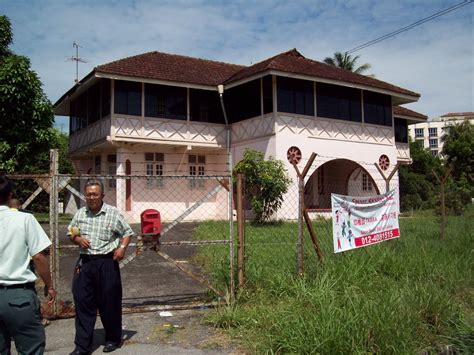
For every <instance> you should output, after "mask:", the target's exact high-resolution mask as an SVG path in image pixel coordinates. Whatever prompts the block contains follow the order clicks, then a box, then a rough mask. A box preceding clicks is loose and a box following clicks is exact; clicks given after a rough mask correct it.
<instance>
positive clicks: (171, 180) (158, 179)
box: [9, 156, 404, 316]
mask: <svg viewBox="0 0 474 355" xmlns="http://www.w3.org/2000/svg"><path fill="white" fill-rule="evenodd" d="M298 166H299V168H298V169H296V168H295V169H294V171H292V170H291V169H290V170H289V171H288V174H289V175H290V177H291V180H292V181H291V183H290V185H289V187H288V191H287V192H286V193H285V195H284V196H283V202H282V204H281V206H280V208H279V209H278V211H277V212H276V213H275V214H274V215H273V217H272V220H271V221H268V222H266V223H263V224H258V223H253V222H252V220H253V216H252V211H251V209H250V206H249V204H248V201H246V200H245V194H243V195H242V196H241V197H238V196H239V195H238V194H232V190H233V188H232V187H233V186H232V184H230V180H231V179H230V177H229V176H227V175H216V176H209V175H190V176H184V175H180V176H166V175H158V176H157V175H148V174H147V175H131V174H130V175H82V176H72V175H59V174H58V175H12V176H9V177H10V178H11V179H12V180H13V182H14V184H15V188H14V198H17V199H19V200H20V203H21V204H20V208H22V209H24V210H26V211H27V212H32V213H34V214H35V216H36V217H37V218H38V220H39V221H40V222H41V223H42V225H43V227H44V229H45V230H46V231H47V233H48V234H49V235H50V237H51V239H52V240H53V246H54V247H53V248H52V252H51V269H52V272H53V274H54V282H55V286H56V288H57V289H58V291H59V297H58V299H59V300H60V301H59V303H58V304H57V305H56V309H55V311H54V314H55V315H58V316H68V315H71V314H72V313H73V307H72V305H71V300H72V295H71V282H72V273H73V270H74V265H75V263H76V261H77V258H78V253H79V250H78V247H77V246H76V245H73V244H72V243H71V242H70V241H69V239H68V238H67V237H66V233H67V225H68V224H69V222H70V220H71V218H72V216H73V215H74V213H75V212H76V211H77V210H78V209H79V208H81V207H83V206H85V198H84V186H85V184H86V181H87V180H88V179H90V178H98V179H101V180H102V181H103V183H104V193H105V197H104V201H105V202H106V203H108V204H110V205H113V206H116V207H117V208H118V209H119V210H120V212H121V213H122V214H123V215H124V217H125V219H126V220H127V222H128V223H129V224H130V225H131V226H132V229H133V230H134V232H135V234H136V236H137V238H136V239H134V240H133V241H132V244H131V245H130V247H129V248H128V250H127V254H126V257H125V259H124V261H122V264H121V266H122V278H123V285H124V300H123V303H124V306H125V307H126V308H128V309H129V310H131V311H138V310H143V309H145V310H153V309H164V308H167V307H168V308H169V307H189V306H190V305H191V306H193V305H200V304H201V305H202V304H203V303H208V302H211V301H215V300H217V299H219V298H222V297H226V296H229V295H232V294H233V289H234V278H235V279H236V280H237V278H238V279H239V284H240V286H243V288H244V289H245V290H247V291H249V292H252V291H255V290H258V289H259V288H265V287H266V286H267V285H268V283H269V282H271V283H275V282H279V280H282V281H283V280H284V279H287V278H292V277H294V276H295V275H297V274H298V273H299V274H302V273H304V272H305V271H309V270H312V271H314V272H317V265H318V263H319V262H320V261H321V260H322V259H323V258H324V257H325V256H327V255H330V254H331V253H333V251H334V250H333V236H332V223H331V194H332V193H336V194H340V195H349V196H359V197H360V196H372V195H377V194H383V193H385V192H386V191H387V190H391V189H397V190H399V192H400V193H401V194H402V195H403V193H404V191H403V188H401V187H400V186H401V185H400V183H399V180H398V174H397V170H396V169H397V168H398V167H396V166H391V167H389V168H388V169H385V170H384V169H381V168H380V166H377V164H374V163H373V162H362V161H359V162H353V161H348V160H342V159H336V160H334V159H332V158H331V157H320V156H316V157H315V158H313V159H306V160H302V161H301V162H300V163H299V164H298ZM242 182H243V184H244V185H245V177H243V181H242ZM239 198H241V199H242V200H241V201H240V203H241V206H242V207H241V208H240V210H239V208H238V206H239ZM147 210H152V211H153V210H156V211H158V212H159V214H160V222H161V231H160V233H159V236H158V235H153V233H145V234H143V233H142V230H141V215H142V213H143V212H144V211H147ZM239 223H240V224H239ZM155 234H157V233H155ZM231 236H232V237H231ZM239 254H240V255H241V258H238V257H237V256H238V255H239ZM234 263H235V264H236V267H235V268H234ZM240 273H242V274H243V275H244V277H243V278H242V279H241V278H240V276H241V275H240ZM275 276H277V277H275ZM282 284H284V282H282ZM273 289H275V288H273ZM49 312H50V313H53V311H52V310H49Z"/></svg>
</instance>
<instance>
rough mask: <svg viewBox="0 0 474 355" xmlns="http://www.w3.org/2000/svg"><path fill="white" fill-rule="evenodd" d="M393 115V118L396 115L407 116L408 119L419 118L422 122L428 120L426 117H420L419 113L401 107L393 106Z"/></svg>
mask: <svg viewBox="0 0 474 355" xmlns="http://www.w3.org/2000/svg"><path fill="white" fill-rule="evenodd" d="M393 115H394V116H396V115H401V116H408V117H413V118H419V119H423V120H427V119H428V116H425V115H422V114H421V113H418V112H416V111H412V110H409V109H407V108H406V107H402V106H393Z"/></svg>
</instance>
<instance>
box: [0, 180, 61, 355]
mask: <svg viewBox="0 0 474 355" xmlns="http://www.w3.org/2000/svg"><path fill="white" fill-rule="evenodd" d="M12 187H13V186H12V183H11V182H10V181H9V180H8V179H7V178H6V177H5V176H0V354H10V347H11V339H12V338H13V340H14V341H15V346H16V349H17V351H18V353H19V354H35V355H37V354H40V355H41V354H43V353H44V348H45V345H46V340H45V334H44V327H43V325H42V324H41V314H40V303H39V300H38V296H37V295H36V290H35V281H36V278H37V277H36V275H35V273H34V272H33V271H32V270H31V269H30V267H29V265H30V259H31V258H32V259H33V263H34V264H35V268H36V271H37V272H38V274H39V276H40V277H41V278H42V279H43V281H44V284H45V289H44V290H45V296H47V297H48V303H50V304H51V303H53V302H54V299H55V297H56V291H55V290H54V289H53V287H52V283H51V274H50V272H49V262H48V257H47V256H46V254H45V253H43V251H44V250H46V249H47V248H48V247H49V246H50V245H51V241H50V240H49V238H48V236H47V235H46V233H45V232H44V231H43V228H41V226H40V224H39V223H38V221H37V220H36V219H35V217H34V216H33V215H32V214H29V213H23V212H18V211H15V210H12V209H10V208H9V207H8V206H7V203H8V201H9V200H10V199H11V197H12Z"/></svg>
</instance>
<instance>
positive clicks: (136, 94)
mask: <svg viewBox="0 0 474 355" xmlns="http://www.w3.org/2000/svg"><path fill="white" fill-rule="evenodd" d="M114 111H115V113H121V114H124V115H134V116H141V114H142V83H137V82H134V81H122V80H116V81H115V97H114Z"/></svg>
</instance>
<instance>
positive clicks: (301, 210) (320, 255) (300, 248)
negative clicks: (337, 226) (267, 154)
mask: <svg viewBox="0 0 474 355" xmlns="http://www.w3.org/2000/svg"><path fill="white" fill-rule="evenodd" d="M316 156H317V154H316V153H314V152H313V153H312V154H311V156H310V157H309V159H308V162H307V163H306V166H305V167H304V169H303V172H301V173H300V170H299V169H298V166H296V164H293V167H294V168H295V171H296V175H297V176H298V182H299V183H298V186H299V201H300V204H299V206H298V207H299V216H298V272H299V273H300V274H302V273H303V272H304V258H303V257H304V255H303V252H304V245H303V228H302V227H303V224H302V221H303V219H304V220H305V222H306V227H307V228H308V232H309V234H310V236H311V241H312V242H313V247H314V250H315V251H316V254H317V255H318V258H319V260H320V261H321V262H322V261H323V252H322V250H321V247H320V246H319V242H318V238H317V236H316V232H315V231H314V228H313V226H312V225H311V220H310V218H309V214H308V211H307V210H306V207H305V205H304V178H305V177H306V175H307V174H308V171H309V169H310V168H311V166H312V165H313V162H314V159H316ZM300 224H301V228H300Z"/></svg>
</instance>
